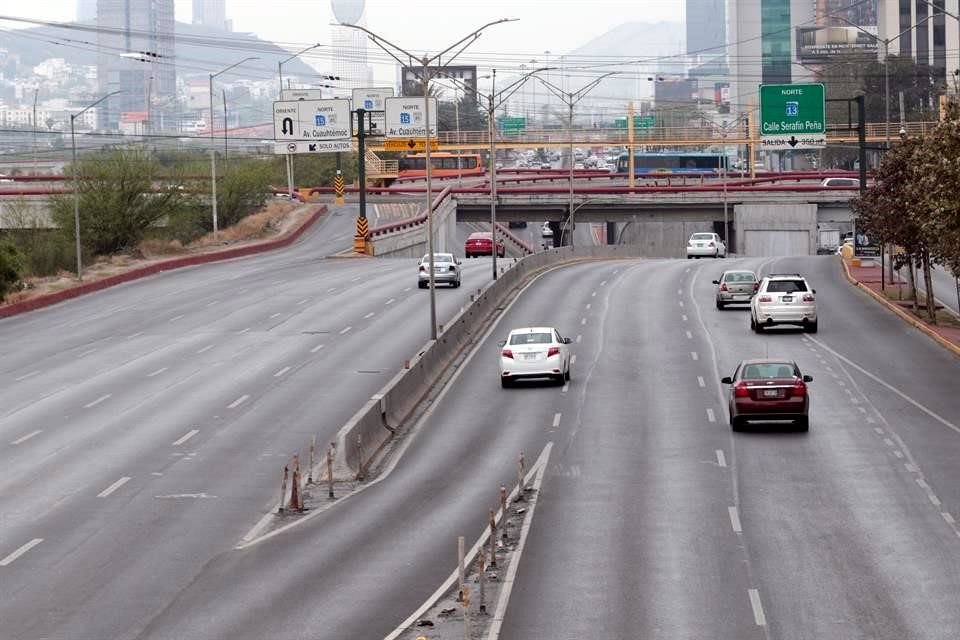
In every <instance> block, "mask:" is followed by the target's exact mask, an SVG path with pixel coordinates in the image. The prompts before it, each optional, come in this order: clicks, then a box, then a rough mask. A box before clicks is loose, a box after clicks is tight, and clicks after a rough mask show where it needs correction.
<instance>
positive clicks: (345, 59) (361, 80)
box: [330, 0, 371, 95]
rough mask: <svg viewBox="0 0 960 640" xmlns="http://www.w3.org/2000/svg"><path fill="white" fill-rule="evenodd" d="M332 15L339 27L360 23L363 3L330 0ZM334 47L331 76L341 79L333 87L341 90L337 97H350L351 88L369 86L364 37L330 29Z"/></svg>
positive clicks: (352, 30)
mask: <svg viewBox="0 0 960 640" xmlns="http://www.w3.org/2000/svg"><path fill="white" fill-rule="evenodd" d="M330 5H331V7H332V9H333V16H334V18H335V19H336V21H337V22H339V23H341V24H363V9H364V0H330ZM331 41H332V44H333V75H335V76H338V77H339V78H340V80H339V81H337V82H336V83H335V84H336V85H337V86H338V87H342V90H341V91H335V93H337V94H343V95H350V89H351V88H354V87H368V86H370V76H371V74H370V70H369V67H368V66H367V34H365V33H364V32H362V31H359V30H357V29H348V28H345V27H338V26H334V27H331Z"/></svg>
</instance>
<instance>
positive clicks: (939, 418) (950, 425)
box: [810, 338, 960, 434]
mask: <svg viewBox="0 0 960 640" xmlns="http://www.w3.org/2000/svg"><path fill="white" fill-rule="evenodd" d="M810 339H811V340H813V341H814V342H816V343H817V344H818V345H820V346H821V347H822V348H823V349H825V350H826V351H827V352H828V353H830V354H832V355H833V356H834V357H836V358H839V359H840V360H842V361H844V362H846V363H847V364H848V365H850V366H851V367H853V368H854V369H856V370H857V371H859V372H860V373H862V374H863V375H865V376H867V377H868V378H870V379H871V380H873V381H874V382H876V383H878V384H880V385H883V386H884V387H886V388H887V389H889V390H890V391H892V392H894V393H895V394H897V395H898V396H900V397H901V398H903V399H904V400H906V401H907V402H909V403H910V404H912V405H913V406H914V407H916V408H917V409H919V410H920V411H922V412H924V413H925V414H927V415H928V416H930V417H931V418H933V419H934V420H936V421H937V422H939V423H940V424H942V425H943V426H945V427H947V428H948V429H950V430H952V431H953V432H955V433H958V434H960V427H958V426H957V425H955V424H953V423H952V422H950V421H949V420H947V419H946V418H944V417H942V416H941V415H939V414H937V413H935V412H934V411H932V410H930V409H928V408H927V407H925V406H924V405H922V404H920V403H919V402H917V401H916V400H914V399H913V398H911V397H910V396H908V395H907V394H906V393H904V392H903V391H900V390H899V389H897V388H896V387H894V386H893V385H892V384H890V383H889V382H886V381H885V380H882V379H880V378H879V377H877V376H875V375H873V374H872V373H870V372H869V371H867V370H866V369H864V368H863V367H861V366H860V365H858V364H856V363H855V362H853V361H852V360H850V359H849V358H846V357H844V356H842V355H840V354H839V353H837V352H836V351H834V350H833V349H831V348H830V347H828V346H827V345H825V344H824V343H822V342H820V340H818V339H817V338H810Z"/></svg>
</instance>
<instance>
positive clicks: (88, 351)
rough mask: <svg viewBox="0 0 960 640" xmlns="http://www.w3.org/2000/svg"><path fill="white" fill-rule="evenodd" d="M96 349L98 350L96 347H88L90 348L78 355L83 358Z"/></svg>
mask: <svg viewBox="0 0 960 640" xmlns="http://www.w3.org/2000/svg"><path fill="white" fill-rule="evenodd" d="M94 351H96V349H88V350H86V351H84V352H83V353H81V354H80V355H78V356H77V357H78V358H82V357H84V356H88V355H90V354H91V353H93V352H94Z"/></svg>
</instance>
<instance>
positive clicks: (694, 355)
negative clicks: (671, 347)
mask: <svg viewBox="0 0 960 640" xmlns="http://www.w3.org/2000/svg"><path fill="white" fill-rule="evenodd" d="M690 357H691V358H693V359H694V360H699V359H700V356H699V355H697V352H696V351H691V352H690Z"/></svg>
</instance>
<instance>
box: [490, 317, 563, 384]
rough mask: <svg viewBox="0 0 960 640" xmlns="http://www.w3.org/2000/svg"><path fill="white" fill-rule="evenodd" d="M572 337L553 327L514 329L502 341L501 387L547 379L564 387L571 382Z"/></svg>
mask: <svg viewBox="0 0 960 640" xmlns="http://www.w3.org/2000/svg"><path fill="white" fill-rule="evenodd" d="M569 344H570V338H564V337H563V336H561V335H560V332H559V331H557V330H556V329H555V328H553V327H524V328H522V329H513V330H512V331H510V334H509V335H508V336H507V339H506V340H504V341H502V342H500V385H501V386H502V387H504V388H506V387H509V386H510V385H512V384H513V383H514V382H515V381H516V380H520V379H528V378H548V379H552V380H555V381H556V382H558V383H559V384H563V382H564V381H565V380H569V379H570V347H569V346H568V345H569Z"/></svg>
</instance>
